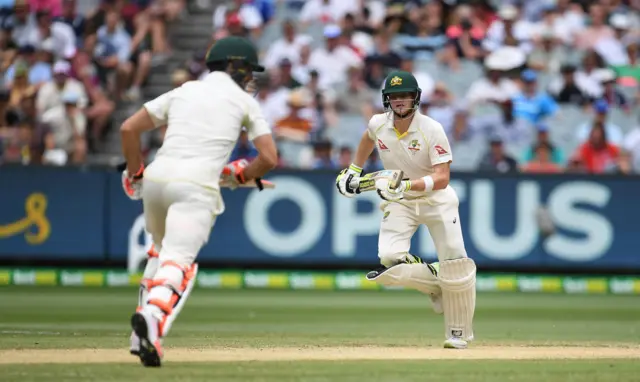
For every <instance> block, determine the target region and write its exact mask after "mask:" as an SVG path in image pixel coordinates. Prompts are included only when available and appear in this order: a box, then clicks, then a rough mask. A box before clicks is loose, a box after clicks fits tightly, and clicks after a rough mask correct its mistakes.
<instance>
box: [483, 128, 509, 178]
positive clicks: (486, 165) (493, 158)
mask: <svg viewBox="0 0 640 382" xmlns="http://www.w3.org/2000/svg"><path fill="white" fill-rule="evenodd" d="M478 170H479V171H487V172H500V173H512V172H517V171H518V162H516V160H515V159H513V158H512V157H511V156H510V155H509V154H507V153H506V151H505V149H504V145H503V142H502V138H501V137H500V136H497V135H496V136H492V137H491V138H490V140H489V151H488V152H487V153H486V154H485V156H484V158H482V161H481V162H480V165H479V167H478Z"/></svg>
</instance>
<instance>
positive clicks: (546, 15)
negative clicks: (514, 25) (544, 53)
mask: <svg viewBox="0 0 640 382" xmlns="http://www.w3.org/2000/svg"><path fill="white" fill-rule="evenodd" d="M542 11H543V13H542V20H540V21H539V22H537V23H534V24H533V25H531V29H532V33H531V35H532V38H533V40H534V41H535V42H540V41H542V40H543V39H545V38H550V37H551V38H553V39H557V41H558V42H559V44H558V45H571V43H572V42H573V34H572V32H571V25H569V24H567V23H566V22H564V20H563V19H562V17H561V15H560V13H559V12H558V9H557V8H556V7H555V6H553V5H550V4H549V5H547V6H545V7H544V8H543V9H542ZM540 70H541V69H540Z"/></svg>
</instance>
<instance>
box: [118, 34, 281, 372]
mask: <svg viewBox="0 0 640 382" xmlns="http://www.w3.org/2000/svg"><path fill="white" fill-rule="evenodd" d="M206 62H207V66H208V68H209V70H210V72H211V73H209V74H208V75H207V76H206V78H204V79H203V80H202V81H191V82H187V83H186V84H184V85H182V86H181V87H179V88H176V89H174V90H172V91H170V92H167V93H165V94H163V95H161V96H159V97H158V98H156V99H154V100H152V101H149V102H147V103H146V104H145V105H144V107H143V108H141V109H140V110H139V111H138V112H137V113H136V114H134V115H133V116H131V117H130V118H129V119H127V120H126V121H125V122H124V124H123V125H122V127H121V133H122V147H123V151H124V155H125V159H126V161H127V169H126V170H124V172H123V175H122V180H123V187H124V189H125V192H126V193H127V195H128V196H129V197H130V198H132V199H134V200H136V199H140V198H141V199H142V201H143V206H144V216H145V221H146V229H147V231H148V232H149V233H150V234H151V237H152V239H153V246H154V248H152V250H151V251H150V259H149V261H148V262H147V266H146V269H145V272H144V280H143V284H142V286H141V291H140V301H139V306H138V310H137V312H136V313H135V314H134V315H133V316H132V318H131V326H132V329H133V333H132V336H131V341H132V343H131V345H132V346H131V352H132V353H133V354H136V355H138V356H139V357H140V360H141V361H142V363H143V364H144V365H145V366H160V364H161V359H162V356H163V354H162V353H163V352H162V339H163V338H164V337H165V336H166V335H167V332H168V330H169V328H170V326H171V324H172V322H173V321H174V320H175V318H176V316H177V315H178V313H179V312H180V310H181V309H182V307H183V305H184V303H185V300H186V298H187V297H188V295H189V293H190V291H191V288H192V287H193V283H194V280H195V275H196V273H197V270H198V268H197V264H196V263H195V260H196V256H197V255H198V252H199V251H200V249H201V248H202V246H203V245H205V244H206V243H207V241H208V239H209V235H210V232H211V229H212V227H213V225H214V222H215V220H216V217H217V216H218V215H220V214H222V213H223V212H224V210H225V206H224V202H223V200H222V197H221V195H220V186H219V183H220V180H221V173H224V174H226V175H225V181H226V182H229V181H231V182H232V183H233V184H234V185H235V186H237V185H239V184H242V183H246V182H249V181H252V180H255V179H259V178H260V177H262V176H263V175H264V174H266V173H267V172H268V171H269V170H271V169H272V168H274V167H275V166H276V163H277V150H276V146H275V143H274V141H273V138H272V136H271V130H270V128H269V126H268V124H267V121H266V120H265V118H264V116H263V114H262V112H261V110H260V107H259V105H258V102H257V101H256V100H255V98H253V97H252V95H251V94H249V93H248V92H247V91H245V89H246V87H247V85H248V83H249V82H250V81H251V80H252V77H253V72H254V71H256V72H259V71H264V68H263V67H262V66H260V65H258V56H257V52H256V50H255V48H254V47H253V45H252V44H251V43H250V42H249V41H248V40H246V39H243V38H239V37H228V38H224V39H221V40H219V41H218V42H217V43H216V44H215V45H213V46H212V47H211V48H210V50H209V52H208V54H207V58H206ZM162 125H167V132H166V135H165V139H164V142H163V145H162V147H161V148H160V150H159V151H158V153H157V155H156V157H155V159H154V161H153V162H152V163H151V164H150V165H149V166H148V167H146V168H145V167H144V165H143V161H142V156H141V153H140V135H141V134H142V133H143V132H145V131H148V130H151V129H154V128H156V127H159V126H162ZM243 126H244V127H245V128H246V129H247V131H248V134H249V138H250V139H251V140H252V141H253V143H254V145H255V147H256V149H257V150H258V153H259V154H258V156H257V157H256V159H254V160H253V161H252V162H251V163H247V162H246V161H236V162H232V163H230V164H227V163H228V159H229V156H230V155H231V152H232V150H233V148H234V146H235V145H236V142H237V140H238V138H239V136H240V132H241V129H242V128H243ZM156 253H157V259H156V257H154V256H155V254H156Z"/></svg>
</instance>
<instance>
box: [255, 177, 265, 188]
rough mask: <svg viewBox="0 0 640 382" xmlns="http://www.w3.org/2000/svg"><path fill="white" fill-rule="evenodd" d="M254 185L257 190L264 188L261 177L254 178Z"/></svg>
mask: <svg viewBox="0 0 640 382" xmlns="http://www.w3.org/2000/svg"><path fill="white" fill-rule="evenodd" d="M256 186H258V191H262V190H264V184H262V179H261V178H256Z"/></svg>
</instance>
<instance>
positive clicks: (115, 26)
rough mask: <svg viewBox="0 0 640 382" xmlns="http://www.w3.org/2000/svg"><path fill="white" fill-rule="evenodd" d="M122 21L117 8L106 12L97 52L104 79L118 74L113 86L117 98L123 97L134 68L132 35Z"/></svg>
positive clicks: (99, 30)
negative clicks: (131, 59)
mask: <svg viewBox="0 0 640 382" xmlns="http://www.w3.org/2000/svg"><path fill="white" fill-rule="evenodd" d="M120 21H121V20H120V15H119V14H118V13H117V12H116V11H115V10H111V11H108V12H107V13H106V17H105V25H103V26H101V27H100V28H99V29H98V32H97V39H98V47H97V48H96V53H95V54H96V61H97V63H98V67H99V68H100V70H101V71H102V75H103V81H104V82H107V77H108V76H110V75H111V74H116V81H115V84H113V86H112V89H113V91H112V93H113V94H114V97H115V98H116V99H120V98H122V95H123V91H124V89H125V88H126V87H127V84H128V82H129V78H130V77H131V75H132V74H133V69H134V67H133V63H132V62H131V61H130V58H131V36H129V34H128V33H127V31H126V30H125V29H124V26H123V25H122V24H121V22H120Z"/></svg>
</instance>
